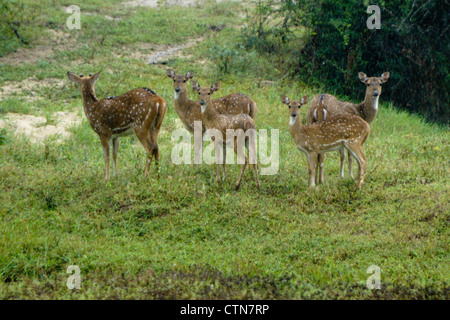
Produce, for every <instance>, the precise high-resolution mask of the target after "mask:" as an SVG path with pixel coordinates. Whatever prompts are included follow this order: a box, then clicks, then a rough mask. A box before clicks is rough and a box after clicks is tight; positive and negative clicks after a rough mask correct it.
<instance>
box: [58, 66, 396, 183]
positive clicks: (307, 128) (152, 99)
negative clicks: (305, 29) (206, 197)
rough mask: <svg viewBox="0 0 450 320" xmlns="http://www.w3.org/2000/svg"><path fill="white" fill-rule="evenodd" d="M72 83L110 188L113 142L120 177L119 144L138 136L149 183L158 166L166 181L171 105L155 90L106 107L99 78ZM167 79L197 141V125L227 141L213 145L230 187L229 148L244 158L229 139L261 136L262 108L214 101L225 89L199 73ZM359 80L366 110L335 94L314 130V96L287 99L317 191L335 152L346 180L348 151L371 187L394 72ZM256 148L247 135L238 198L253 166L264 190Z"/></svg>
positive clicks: (242, 101)
mask: <svg viewBox="0 0 450 320" xmlns="http://www.w3.org/2000/svg"><path fill="white" fill-rule="evenodd" d="M67 76H68V77H69V79H70V80H71V81H73V82H75V83H78V84H79V85H80V90H81V95H82V97H83V108H84V113H85V114H86V117H87V119H88V120H89V123H90V125H91V127H92V129H93V130H94V131H95V132H96V133H97V134H98V135H99V137H100V142H101V144H102V148H103V156H104V160H105V180H108V179H109V178H110V173H109V164H110V157H109V154H110V145H111V140H112V149H113V166H114V167H113V168H114V174H115V175H117V152H118V149H119V138H120V137H123V136H127V135H131V134H133V133H134V134H135V135H136V137H137V138H138V139H139V141H140V142H141V144H142V145H143V147H144V149H145V151H146V152H147V162H146V166H145V175H148V172H149V169H150V164H151V162H152V160H153V158H154V160H155V165H156V168H157V172H158V174H159V170H158V165H159V160H160V154H159V148H158V134H159V131H160V129H161V125H162V122H163V119H164V116H165V115H166V112H167V105H166V102H165V100H164V99H163V98H162V97H160V96H159V95H157V94H156V93H155V92H154V91H152V90H151V89H149V88H137V89H134V90H131V91H128V92H126V93H124V94H122V95H120V96H117V97H107V98H105V99H101V100H99V99H98V98H97V97H96V96H95V91H94V84H95V82H96V81H97V79H98V76H99V72H98V73H95V74H92V73H91V74H90V75H89V76H83V75H82V74H80V75H76V74H74V73H72V72H70V71H69V72H67ZM167 76H168V77H169V78H171V79H172V80H173V85H174V91H175V96H174V109H175V111H176V113H177V114H178V116H179V117H180V119H181V122H182V123H183V125H184V126H185V127H186V129H187V130H188V131H189V132H190V133H191V134H193V133H194V122H196V121H201V123H202V134H204V133H205V132H207V130H216V131H218V132H220V133H221V136H222V137H227V138H222V139H220V138H217V137H215V136H214V137H212V140H213V143H214V147H215V150H216V152H217V150H222V153H221V157H223V158H222V159H221V160H222V161H220V163H219V162H218V163H217V171H216V182H218V181H219V180H220V164H222V168H223V180H225V178H226V175H225V162H226V161H225V158H226V148H227V146H231V147H233V148H234V152H235V153H236V154H238V153H239V151H240V150H238V146H239V143H238V141H237V140H238V138H237V137H236V136H233V138H232V139H228V135H227V134H226V132H227V130H235V131H236V130H240V132H242V133H244V134H245V133H246V132H248V131H251V130H253V131H255V130H256V124H255V120H256V114H257V107H256V103H255V102H254V101H253V100H252V99H251V98H250V97H248V96H246V95H245V94H242V93H233V94H229V95H227V96H224V97H221V98H217V99H212V95H213V94H214V93H215V92H216V91H218V90H219V88H220V84H219V83H218V82H217V83H214V84H213V85H211V87H200V85H199V84H198V83H197V82H196V81H194V80H193V79H192V78H193V76H194V73H193V72H192V71H189V72H188V73H186V75H183V74H178V75H177V74H175V72H174V71H173V70H172V69H168V70H167ZM358 76H359V79H360V80H361V82H363V83H364V84H366V86H367V87H366V95H365V99H364V101H363V102H362V103H360V104H353V103H350V102H345V101H340V100H338V99H337V98H336V97H334V96H332V95H330V94H320V95H317V96H316V97H314V98H313V99H312V100H311V103H310V108H309V111H308V114H307V121H306V124H302V121H301V119H300V108H301V107H302V106H304V105H305V104H306V103H308V96H304V97H302V98H301V99H299V100H290V99H289V98H288V97H286V96H285V95H281V102H282V103H283V104H285V105H287V106H288V107H289V131H290V133H291V136H292V139H293V140H294V143H295V145H296V147H297V149H299V150H300V151H302V152H304V153H305V154H306V157H307V160H308V172H309V182H308V188H313V187H315V185H316V182H317V183H323V181H324V178H323V163H324V159H325V153H326V152H329V151H339V152H340V160H341V167H340V176H341V177H342V178H343V177H344V162H345V150H347V153H348V164H349V173H350V176H351V177H352V178H353V171H352V158H355V159H356V161H357V163H358V174H357V179H356V184H357V186H358V188H361V186H362V184H363V182H364V173H365V170H366V164H367V160H366V157H365V155H364V153H363V151H362V145H363V144H364V142H365V141H366V139H367V137H368V136H369V133H370V124H371V123H372V121H373V120H374V119H375V117H376V115H377V112H378V99H379V96H380V94H381V85H382V83H384V82H386V81H387V80H388V79H389V72H385V73H383V74H382V75H381V77H371V78H368V77H367V75H366V74H364V73H362V72H360V73H359V75H358ZM188 81H190V83H191V87H192V89H193V91H194V92H196V93H198V100H197V101H192V100H189V98H188V94H187V91H188V89H187V83H188ZM219 136H220V135H219ZM251 140H252V139H250V136H249V135H247V134H245V137H244V141H245V143H244V146H245V149H247V150H248V152H247V153H248V157H247V156H246V155H245V153H244V157H245V159H244V163H243V164H242V166H241V170H240V173H239V176H238V179H237V181H236V184H235V189H236V190H237V189H238V188H239V186H240V185H241V181H242V177H243V174H244V170H245V167H246V165H247V164H248V165H249V166H252V167H253V171H254V176H255V182H256V186H257V188H258V189H259V187H260V183H259V178H258V165H257V161H254V162H253V163H252V161H249V159H250V160H251V159H252V158H253V159H256V155H255V154H254V152H255V148H251V143H252V141H251ZM201 141H203V140H201ZM200 151H201V148H200ZM196 156H198V155H196Z"/></svg>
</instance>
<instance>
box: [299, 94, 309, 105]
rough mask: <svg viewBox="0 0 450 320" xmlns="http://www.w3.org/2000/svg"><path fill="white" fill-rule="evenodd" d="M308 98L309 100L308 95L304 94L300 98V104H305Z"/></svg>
mask: <svg viewBox="0 0 450 320" xmlns="http://www.w3.org/2000/svg"><path fill="white" fill-rule="evenodd" d="M308 100H309V97H308V96H304V97H303V98H301V99H300V104H301V105H304V104H307V103H308Z"/></svg>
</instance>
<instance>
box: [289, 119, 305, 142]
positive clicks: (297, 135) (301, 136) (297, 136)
mask: <svg viewBox="0 0 450 320" xmlns="http://www.w3.org/2000/svg"><path fill="white" fill-rule="evenodd" d="M289 132H290V133H291V136H292V138H293V139H294V142H295V145H297V147H298V146H302V147H303V146H304V142H305V126H303V125H302V121H301V119H300V116H297V118H296V119H295V121H294V120H293V119H292V117H289Z"/></svg>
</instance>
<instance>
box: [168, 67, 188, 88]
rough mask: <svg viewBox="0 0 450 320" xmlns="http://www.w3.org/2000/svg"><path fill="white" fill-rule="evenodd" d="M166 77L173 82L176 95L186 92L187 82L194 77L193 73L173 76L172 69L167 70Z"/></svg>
mask: <svg viewBox="0 0 450 320" xmlns="http://www.w3.org/2000/svg"><path fill="white" fill-rule="evenodd" d="M167 76H168V77H169V78H172V80H173V88H174V89H175V92H176V93H177V94H181V93H184V92H186V88H187V87H186V85H187V82H188V81H189V80H190V79H192V78H193V77H194V72H193V71H188V72H187V73H186V75H183V74H175V71H173V70H172V69H167Z"/></svg>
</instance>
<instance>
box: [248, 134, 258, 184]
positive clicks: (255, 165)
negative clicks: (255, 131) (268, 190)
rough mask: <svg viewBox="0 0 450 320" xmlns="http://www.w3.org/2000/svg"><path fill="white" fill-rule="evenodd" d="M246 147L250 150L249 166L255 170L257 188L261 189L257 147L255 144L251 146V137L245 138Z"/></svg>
mask: <svg viewBox="0 0 450 320" xmlns="http://www.w3.org/2000/svg"><path fill="white" fill-rule="evenodd" d="M252 142H253V141H252ZM245 147H246V148H247V150H248V161H249V166H252V167H253V171H254V173H255V182H256V188H258V189H259V187H260V185H259V177H258V159H257V157H256V150H255V148H256V147H255V145H254V144H252V145H251V146H250V138H246V139H245ZM252 162H254V163H252Z"/></svg>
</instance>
